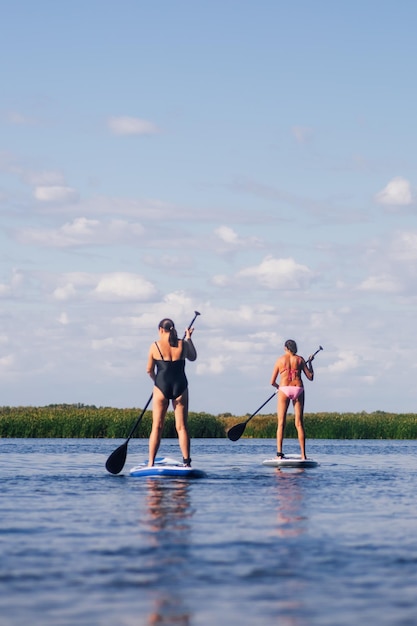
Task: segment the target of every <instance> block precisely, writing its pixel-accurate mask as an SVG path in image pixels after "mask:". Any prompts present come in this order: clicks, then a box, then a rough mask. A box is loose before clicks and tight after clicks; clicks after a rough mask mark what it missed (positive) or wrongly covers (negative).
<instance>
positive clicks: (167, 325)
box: [158, 317, 178, 348]
mask: <svg viewBox="0 0 417 626" xmlns="http://www.w3.org/2000/svg"><path fill="white" fill-rule="evenodd" d="M158 328H162V329H163V330H165V332H167V333H169V338H168V343H169V345H170V346H172V347H173V348H176V347H177V346H178V334H177V331H176V330H175V324H174V322H173V321H172V320H171V319H169V317H166V318H164V319H163V320H162V321H161V322H159V324H158Z"/></svg>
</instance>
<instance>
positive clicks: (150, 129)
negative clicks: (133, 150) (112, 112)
mask: <svg viewBox="0 0 417 626" xmlns="http://www.w3.org/2000/svg"><path fill="white" fill-rule="evenodd" d="M107 124H108V127H109V129H110V131H111V132H112V133H113V134H114V135H155V134H156V133H158V132H159V129H158V127H157V126H156V125H155V124H154V123H153V122H149V121H148V120H143V119H140V118H138V117H128V116H122V117H111V118H109V119H108V121H107Z"/></svg>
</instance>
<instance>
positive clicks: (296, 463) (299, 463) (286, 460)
mask: <svg viewBox="0 0 417 626" xmlns="http://www.w3.org/2000/svg"><path fill="white" fill-rule="evenodd" d="M262 465H266V466H267V467H317V465H318V463H317V461H313V459H302V458H301V457H300V456H291V455H289V456H285V457H283V458H279V457H277V456H276V457H275V458H273V459H266V460H265V461H262Z"/></svg>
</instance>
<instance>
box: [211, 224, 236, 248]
mask: <svg viewBox="0 0 417 626" xmlns="http://www.w3.org/2000/svg"><path fill="white" fill-rule="evenodd" d="M214 232H215V233H216V235H217V236H218V237H219V239H221V240H222V241H224V242H225V243H230V244H238V243H239V237H238V235H237V233H236V232H235V231H234V230H233V229H232V228H230V227H229V226H219V228H217V229H216V230H215V231H214Z"/></svg>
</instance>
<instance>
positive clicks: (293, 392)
mask: <svg viewBox="0 0 417 626" xmlns="http://www.w3.org/2000/svg"><path fill="white" fill-rule="evenodd" d="M279 390H280V391H282V393H284V394H285V395H286V396H287V398H289V399H290V400H297V399H298V398H299V397H300V396H301V394H302V393H304V387H295V386H289V385H288V386H287V385H284V387H283V386H282V385H280V386H279Z"/></svg>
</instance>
